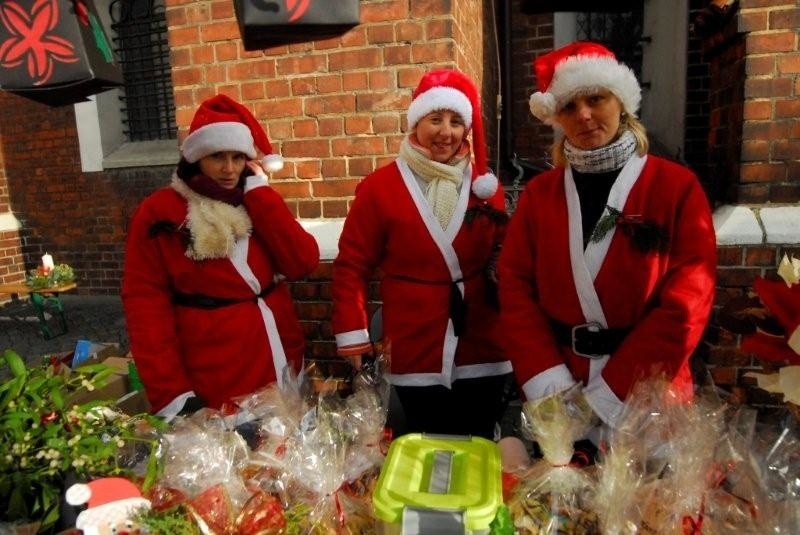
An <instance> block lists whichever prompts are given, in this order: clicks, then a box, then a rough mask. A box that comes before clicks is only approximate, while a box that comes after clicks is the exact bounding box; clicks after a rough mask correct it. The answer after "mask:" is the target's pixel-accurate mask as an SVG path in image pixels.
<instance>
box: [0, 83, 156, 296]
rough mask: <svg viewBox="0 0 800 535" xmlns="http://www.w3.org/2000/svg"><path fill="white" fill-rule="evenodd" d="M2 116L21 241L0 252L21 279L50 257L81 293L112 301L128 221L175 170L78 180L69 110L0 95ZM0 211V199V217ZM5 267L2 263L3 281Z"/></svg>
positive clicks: (0, 242) (5, 238)
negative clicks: (73, 277) (68, 271)
mask: <svg viewBox="0 0 800 535" xmlns="http://www.w3.org/2000/svg"><path fill="white" fill-rule="evenodd" d="M0 116H2V117H3V122H2V124H1V126H0V144H1V145H2V151H3V154H4V155H5V164H4V166H3V168H4V169H5V176H6V178H7V184H8V186H7V187H8V190H9V191H10V205H11V207H12V209H13V211H14V214H15V215H16V217H17V219H18V220H19V222H20V224H21V228H20V229H19V236H18V239H17V237H15V236H14V233H5V234H4V235H2V237H0V251H3V250H4V246H8V247H9V249H8V250H9V251H12V252H13V251H15V250H18V251H19V253H21V257H20V256H12V257H11V258H14V259H15V260H14V261H13V264H12V265H13V266H14V268H13V269H15V270H17V272H18V273H19V271H22V269H21V268H22V267H23V265H24V270H29V269H33V268H34V267H36V266H37V265H38V264H39V262H40V261H41V256H42V255H43V254H44V253H45V252H49V253H50V254H52V255H53V257H54V260H55V261H56V263H62V262H63V263H67V264H69V265H71V266H72V267H73V268H74V269H75V271H76V273H77V276H78V283H79V290H78V291H79V292H80V293H83V294H109V295H114V294H117V293H118V292H119V283H120V275H121V273H122V260H123V253H124V246H125V228H126V225H127V222H128V219H129V217H130V215H131V213H132V210H133V209H134V208H135V207H136V205H137V204H138V202H139V201H140V200H141V198H142V197H143V196H144V195H146V194H147V193H149V192H150V191H152V190H153V189H155V187H157V186H159V185H163V184H165V183H166V182H167V180H168V178H169V175H170V173H171V171H172V169H158V168H148V169H140V170H126V171H120V172H110V171H109V172H103V173H82V172H81V166H80V154H79V150H78V139H77V132H76V129H75V114H74V111H73V107H72V106H63V107H58V108H51V107H49V106H46V105H44V104H39V103H36V102H33V101H30V100H27V99H24V98H21V97H18V96H16V95H12V94H10V93H5V92H4V93H0ZM2 204H3V203H2V197H0V213H2V211H3V209H2ZM14 242H16V244H17V245H14ZM2 254H3V253H2V252H0V255H2ZM0 258H1V257H0ZM2 266H3V260H2V259H0V276H3V275H2ZM10 275H11V273H9V274H8V275H7V276H10ZM21 279H22V276H21V275H20V276H19V277H18V278H17V280H21Z"/></svg>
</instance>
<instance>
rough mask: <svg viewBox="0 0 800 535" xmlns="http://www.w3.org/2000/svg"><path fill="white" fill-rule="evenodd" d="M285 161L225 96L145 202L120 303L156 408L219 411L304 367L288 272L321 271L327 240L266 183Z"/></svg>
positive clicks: (208, 108)
mask: <svg viewBox="0 0 800 535" xmlns="http://www.w3.org/2000/svg"><path fill="white" fill-rule="evenodd" d="M258 151H261V152H262V153H264V154H265V155H266V156H264V158H263V159H262V161H261V162H260V163H259V162H257V161H255V160H254V159H255V158H256V157H257V154H258ZM262 164H263V167H262ZM282 166H283V162H282V159H281V157H280V156H279V155H277V154H273V152H272V147H271V145H270V142H269V139H268V138H267V135H266V133H265V132H264V130H263V128H262V127H261V125H260V124H259V123H258V121H257V120H256V119H255V117H253V115H252V114H251V113H250V111H249V110H248V109H247V108H245V107H244V106H242V105H241V104H239V103H238V102H236V101H234V100H232V99H230V98H228V97H226V96H224V95H217V96H215V97H212V98H210V99H208V100H206V101H204V102H203V103H202V104H201V105H200V107H199V108H198V110H197V112H196V113H195V116H194V119H193V120H192V124H191V126H190V128H189V135H188V136H187V137H186V139H185V141H184V143H183V145H182V147H181V160H180V162H179V163H178V168H177V170H176V173H175V175H174V176H173V178H172V183H171V184H170V185H169V186H168V187H165V188H162V189H160V190H158V191H156V192H154V193H153V194H152V195H150V196H149V197H147V198H146V199H145V200H144V201H143V202H142V203H141V205H140V206H139V207H138V209H137V210H136V213H135V214H134V216H133V219H132V221H131V224H130V228H129V233H128V239H127V245H126V249H125V266H124V273H123V282H122V300H123V305H124V308H125V317H126V320H127V325H128V334H129V338H130V343H131V352H132V354H133V358H134V360H135V361H136V365H137V368H138V370H139V374H140V375H141V378H142V381H143V383H144V387H145V391H146V393H147V396H148V398H149V400H150V403H151V404H152V408H153V411H154V412H159V413H160V414H162V415H164V416H167V417H171V416H174V415H175V414H177V413H178V412H180V411H181V410H186V409H190V408H196V407H198V406H202V405H206V406H210V407H214V408H218V407H220V406H221V405H222V404H224V403H225V402H227V401H228V400H230V399H231V398H232V397H234V396H238V395H242V394H247V393H250V392H253V391H255V390H257V389H258V388H260V387H263V386H265V385H267V384H269V383H271V382H275V381H278V383H280V382H281V381H282V379H283V372H284V369H285V368H286V367H287V366H289V367H292V368H294V369H295V370H298V369H299V368H300V366H301V364H302V359H303V348H304V340H303V332H302V329H301V327H300V324H299V322H298V320H297V318H296V315H295V311H294V307H293V303H292V300H291V297H290V295H289V290H288V288H287V287H286V284H285V283H284V282H283V280H284V279H290V280H291V279H298V278H302V277H304V276H306V275H308V274H309V273H310V272H311V271H313V270H314V269H315V267H316V266H317V263H318V261H319V248H318V246H317V243H316V241H315V240H314V238H313V236H311V235H310V234H308V233H307V232H306V231H305V230H304V229H303V228H302V227H301V226H300V224H299V223H298V222H297V221H296V220H295V218H294V216H293V215H292V214H291V212H290V211H289V209H288V208H287V206H286V204H285V203H284V202H283V199H282V198H281V197H280V195H279V194H278V193H277V192H276V191H275V190H274V189H272V188H271V187H270V186H269V184H268V181H267V176H266V174H265V172H264V168H266V169H268V170H270V171H273V170H277V169H280V168H281V167H282Z"/></svg>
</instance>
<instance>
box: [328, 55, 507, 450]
mask: <svg viewBox="0 0 800 535" xmlns="http://www.w3.org/2000/svg"><path fill="white" fill-rule="evenodd" d="M408 130H409V134H408V136H407V137H406V138H405V139H404V140H403V142H402V144H401V147H400V154H399V156H398V158H397V159H396V161H394V162H392V163H390V164H388V165H386V166H384V167H382V168H380V169H378V170H377V171H375V172H374V173H372V174H371V175H369V176H367V177H366V178H365V179H364V180H363V181H362V182H361V183H360V184H359V185H358V188H357V190H356V197H355V200H354V201H353V205H352V207H351V209H350V212H349V213H348V216H347V220H346V221H345V224H344V229H343V232H342V236H341V238H340V240H339V254H338V256H337V258H336V260H335V262H334V266H333V267H334V269H333V290H332V294H333V307H334V308H333V328H334V333H335V335H336V343H337V346H338V352H339V355H340V356H343V357H349V358H353V359H354V360H358V359H359V358H360V356H361V355H362V354H364V353H368V352H369V350H370V343H369V335H368V333H367V325H368V319H367V312H366V303H367V283H368V282H369V280H370V279H371V277H372V275H373V272H374V271H375V270H376V268H379V269H380V270H381V272H382V275H383V277H382V279H381V298H382V300H383V308H382V315H383V316H382V319H383V338H384V340H385V341H386V342H387V343H389V344H391V370H390V371H391V373H390V374H389V380H390V382H391V383H392V384H393V385H395V387H396V390H397V393H398V397H399V399H400V403H401V405H402V407H403V412H404V415H405V418H406V423H407V428H408V429H407V430H408V431H412V432H436V433H450V434H474V435H480V436H485V437H490V438H491V437H492V435H493V432H494V428H495V423H496V422H497V420H498V418H499V416H500V415H501V413H502V410H503V401H502V400H503V390H504V386H505V384H506V381H507V380H508V379H509V378H510V373H511V364H510V363H509V362H508V360H507V359H506V358H505V357H504V356H503V354H502V352H501V350H500V348H499V345H498V343H499V340H498V338H497V335H498V334H499V333H498V331H497V320H498V315H499V314H498V311H497V309H496V307H495V306H492V303H493V299H492V295H491V291H492V286H491V285H492V283H491V280H490V277H492V276H493V275H492V274H491V273H490V271H492V264H493V258H494V256H496V252H497V251H498V248H499V244H500V241H501V239H502V234H503V231H504V227H505V217H506V216H505V201H504V197H503V191H502V189H501V188H499V187H498V181H497V178H496V177H495V176H494V175H493V174H491V172H490V171H489V170H488V168H487V166H486V147H485V144H484V143H485V142H484V135H483V124H482V119H481V108H480V100H479V97H478V93H477V90H476V89H475V86H474V84H473V83H472V82H471V81H470V80H469V78H467V77H466V76H465V75H463V74H462V73H460V72H458V71H454V70H435V71H431V72H429V73H427V74H425V75H424V76H423V78H422V80H421V81H420V83H419V86H418V87H417V88H416V90H415V91H414V93H413V100H412V102H411V105H410V107H409V110H408ZM470 130H471V131H472V142H473V143H472V150H470V145H469V143H468V142H467V141H466V136H467V134H468V133H469V132H470ZM473 154H474V156H475V164H474V165H473V164H472V163H471V161H470V160H471V156H472V155H473Z"/></svg>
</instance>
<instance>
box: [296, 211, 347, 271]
mask: <svg viewBox="0 0 800 535" xmlns="http://www.w3.org/2000/svg"><path fill="white" fill-rule="evenodd" d="M300 224H301V225H303V228H304V229H306V230H307V231H308V232H309V233H310V234H311V235H312V236H314V238H316V240H317V244H318V245H319V257H320V260H321V261H323V262H324V261H326V260H328V261H330V260H333V259H334V258H336V255H337V254H338V253H339V236H340V235H341V234H342V227H344V219H301V220H300Z"/></svg>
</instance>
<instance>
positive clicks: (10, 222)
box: [0, 212, 21, 232]
mask: <svg viewBox="0 0 800 535" xmlns="http://www.w3.org/2000/svg"><path fill="white" fill-rule="evenodd" d="M20 227H21V225H20V224H19V220H18V219H17V218H16V217H15V216H14V214H13V213H11V212H6V213H4V214H0V232H8V231H9V230H19V229H20Z"/></svg>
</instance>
